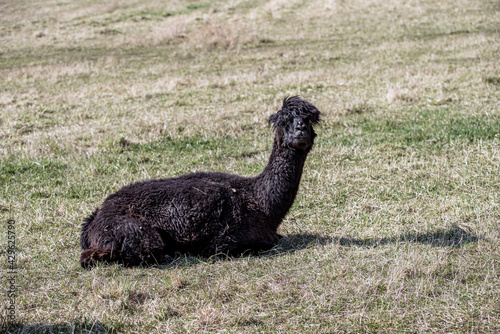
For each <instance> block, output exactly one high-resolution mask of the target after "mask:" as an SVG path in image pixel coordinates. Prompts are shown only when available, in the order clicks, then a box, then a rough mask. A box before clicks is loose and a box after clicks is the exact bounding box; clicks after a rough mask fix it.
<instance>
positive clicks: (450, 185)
mask: <svg viewBox="0 0 500 334" xmlns="http://www.w3.org/2000/svg"><path fill="white" fill-rule="evenodd" d="M0 12H1V13H2V14H1V16H2V19H1V20H0V45H1V48H0V223H1V225H0V226H1V234H0V235H1V239H0V241H1V245H2V248H1V253H0V258H1V259H2V261H1V263H0V266H1V270H2V275H1V279H0V303H2V307H5V308H7V307H9V306H10V305H11V303H13V304H14V305H15V317H14V318H15V320H14V321H13V322H10V323H9V329H8V331H9V332H11V333H21V332H22V333H56V332H57V333H59V332H65V333H72V332H84V333H89V332H95V333H105V332H110V333H114V332H116V333H129V332H130V333H165V332H173V333H182V332H191V333H218V332H227V333H293V332H297V333H301V332H302V333H332V332H356V333H357V332H380V333H386V332H438V333H448V332H454V333H462V332H463V333H465V332H467V333H469V332H476V333H477V332H496V331H500V325H499V324H500V283H499V278H500V224H499V221H500V207H499V204H500V195H499V194H500V183H499V180H500V173H499V171H500V168H499V167H500V134H499V133H500V67H499V66H498V64H499V63H500V42H499V41H500V6H499V4H498V2H497V1H487V0H480V1H466V0H458V1H451V0H449V1H448V0H438V1H425V0H415V1H397V0H388V1H379V0H353V1H342V0H338V1H334V0H331V1H327V0H314V1H297V0H294V1H282V0H270V1H264V0H253V1H251V0H250V1H243V0H229V1H215V0H200V1H168V2H163V1H155V0H144V1H141V2H137V1H131V0H126V1H120V2H107V1H99V0H89V1H83V2H82V1H79V2H75V1H68V0H60V1H53V0H39V1H24V0H20V1H0ZM295 94H298V95H301V96H302V97H303V98H305V99H307V100H309V101H311V102H312V103H314V104H315V105H316V106H317V107H318V108H319V109H320V110H321V111H322V112H323V115H324V116H323V121H322V123H321V125H320V126H319V127H318V129H317V132H318V137H317V139H316V144H315V147H314V148H313V150H312V152H311V153H310V154H309V157H308V160H307V162H306V166H305V169H304V175H303V179H302V183H301V188H300V190H299V195H298V197H297V199H296V202H295V204H294V206H293V207H292V210H291V212H290V213H289V215H288V216H287V218H286V219H285V221H284V222H283V224H282V226H281V228H280V231H279V232H280V233H281V234H282V235H283V236H284V238H283V239H282V240H281V241H280V243H279V244H278V246H277V247H276V248H275V249H273V250H272V251H270V252H268V253H266V254H263V255H262V256H259V257H248V256H244V257H240V258H222V259H221V258H218V259H206V258H200V257H193V256H189V255H186V256H185V257H180V258H178V259H176V261H175V262H174V263H173V264H172V265H171V266H163V267H153V268H123V267H121V266H118V265H111V266H99V267H97V268H95V269H93V270H90V271H86V270H83V269H82V268H80V266H79V263H78V259H79V255H80V248H79V244H78V241H79V232H80V224H81V222H82V220H83V218H84V217H86V216H88V215H89V214H90V213H91V212H92V211H93V210H94V209H95V208H96V207H97V206H98V205H100V203H102V200H103V199H104V198H105V197H106V196H107V195H109V194H110V193H112V192H114V191H116V190H118V189H119V188H120V187H122V186H124V185H126V184H128V183H130V182H133V181H139V180H145V179H150V178H159V177H170V176H175V175H179V174H183V173H186V172H190V171H198V170H209V171H224V172H229V173H237V174H241V175H246V176H253V175H256V174H258V173H259V172H260V171H261V170H262V169H263V168H264V166H265V165H266V163H267V160H268V158H269V154H270V151H271V145H272V138H273V134H272V129H271V128H270V127H269V126H268V124H267V117H268V116H269V115H271V114H272V113H273V112H275V111H277V109H278V108H279V106H280V105H281V101H282V99H283V97H284V96H285V95H295ZM9 221H10V222H9ZM9 231H11V232H12V233H10V234H9ZM12 236H14V240H15V242H16V243H15V248H9V245H12V243H10V244H9V241H12V238H11V239H8V238H9V237H12ZM13 249H14V251H13V252H12V250H13ZM13 255H15V260H16V263H17V269H16V270H15V273H12V270H11V269H10V268H9V260H12V259H13V258H14V257H13ZM12 278H14V280H13V281H12V280H8V279H12ZM12 282H13V284H11V283H12ZM11 287H14V290H12V289H11ZM11 291H15V298H12V297H11V296H10V292H11ZM0 314H2V315H3V317H4V318H5V317H7V315H8V310H7V309H4V310H3V311H2V313H0ZM0 322H1V318H0Z"/></svg>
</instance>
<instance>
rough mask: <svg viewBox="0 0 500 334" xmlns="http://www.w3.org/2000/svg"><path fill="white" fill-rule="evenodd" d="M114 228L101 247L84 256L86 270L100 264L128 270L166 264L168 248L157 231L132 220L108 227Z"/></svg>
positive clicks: (105, 232)
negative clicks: (148, 265) (135, 267)
mask: <svg viewBox="0 0 500 334" xmlns="http://www.w3.org/2000/svg"><path fill="white" fill-rule="evenodd" d="M110 225H111V226H112V228H107V229H106V230H105V231H104V232H101V233H102V234H101V235H100V238H99V241H100V242H98V244H97V245H95V246H92V245H91V247H90V248H89V249H86V250H84V251H83V252H82V255H81V259H80V264H81V265H82V267H84V268H89V267H92V266H94V265H95V264H96V263H97V262H118V263H122V264H123V265H125V266H134V265H141V264H160V263H164V262H166V259H167V258H165V257H164V255H165V254H164V253H165V244H164V242H163V240H162V237H161V235H160V233H158V232H157V231H156V230H155V229H153V228H151V227H150V226H148V225H147V224H145V223H143V224H141V223H140V222H139V221H138V220H136V219H133V218H130V217H123V218H122V219H121V221H120V222H119V223H115V224H109V225H107V227H108V226H110Z"/></svg>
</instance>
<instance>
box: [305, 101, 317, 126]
mask: <svg viewBox="0 0 500 334" xmlns="http://www.w3.org/2000/svg"><path fill="white" fill-rule="evenodd" d="M307 104H308V106H307V112H306V113H307V118H308V119H309V121H310V122H311V124H316V123H318V122H319V121H320V114H321V113H320V112H319V110H318V108H316V107H315V106H313V105H312V104H311V103H309V102H307Z"/></svg>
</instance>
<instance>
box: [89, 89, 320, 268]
mask: <svg viewBox="0 0 500 334" xmlns="http://www.w3.org/2000/svg"><path fill="white" fill-rule="evenodd" d="M319 116H320V112H319V110H318V109H317V108H316V107H315V106H313V105H312V104H311V103H309V102H307V101H304V100H302V99H301V98H299V97H297V96H293V97H288V98H285V99H284V100H283V106H282V108H281V110H279V111H278V112H277V113H275V114H273V115H272V116H271V117H269V122H270V123H272V124H273V126H274V129H275V131H276V136H275V139H274V145H273V151H272V153H271V158H270V159H269V163H268V165H267V166H266V168H265V169H264V171H263V172H262V173H261V174H260V175H258V176H256V177H250V178H248V177H242V176H238V175H230V174H225V173H207V172H198V173H191V174H186V175H182V176H179V177H175V178H168V179H159V180H150V181H144V182H138V183H133V184H130V185H128V186H126V187H124V188H122V189H120V190H118V191H117V192H116V193H114V194H112V195H110V196H109V197H108V198H106V200H105V201H104V203H103V205H102V208H101V209H97V210H96V211H95V212H94V213H92V214H91V215H90V216H89V217H88V218H86V219H85V221H84V223H83V225H82V234H81V237H80V245H81V247H82V249H83V252H82V255H81V259H80V263H81V265H82V266H83V267H84V268H88V267H91V266H93V265H94V264H95V263H96V262H98V261H103V262H119V263H123V264H124V265H146V264H159V263H165V262H168V261H170V260H171V257H172V256H174V255H175V254H176V253H177V252H180V253H191V254H200V255H202V256H206V257H208V256H211V255H214V254H218V253H225V254H230V255H236V254H241V253H243V252H246V251H250V252H258V251H262V250H267V249H270V248H272V247H273V246H274V245H275V244H276V243H277V241H278V239H279V235H278V234H277V233H276V230H277V229H278V226H279V224H280V223H281V221H282V220H283V218H284V217H285V215H286V214H287V212H288V210H289V209H290V207H291V206H292V204H293V201H294V199H295V196H296V194H297V190H298V188H299V182H300V177H301V175H302V169H303V167H304V162H305V160H306V157H307V154H308V152H309V151H310V150H311V148H312V146H313V142H314V138H315V137H316V133H315V132H314V129H313V128H312V125H313V124H315V123H317V122H318V121H319Z"/></svg>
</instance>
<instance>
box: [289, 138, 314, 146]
mask: <svg viewBox="0 0 500 334" xmlns="http://www.w3.org/2000/svg"><path fill="white" fill-rule="evenodd" d="M293 146H294V147H295V148H298V149H306V148H308V147H309V146H311V144H310V142H309V138H307V137H295V138H294V140H293Z"/></svg>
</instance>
